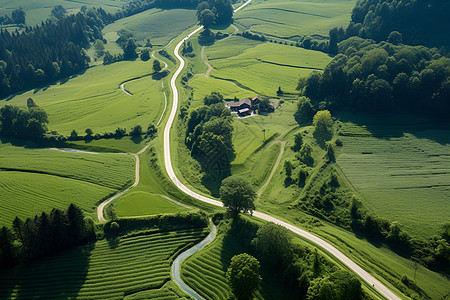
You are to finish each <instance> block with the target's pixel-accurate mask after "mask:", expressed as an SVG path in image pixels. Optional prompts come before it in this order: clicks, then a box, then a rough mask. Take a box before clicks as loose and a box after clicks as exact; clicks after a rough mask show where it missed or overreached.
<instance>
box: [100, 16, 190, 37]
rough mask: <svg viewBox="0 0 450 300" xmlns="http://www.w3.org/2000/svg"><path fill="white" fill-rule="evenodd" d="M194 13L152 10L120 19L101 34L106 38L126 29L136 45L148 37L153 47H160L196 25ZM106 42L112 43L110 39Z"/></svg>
mask: <svg viewBox="0 0 450 300" xmlns="http://www.w3.org/2000/svg"><path fill="white" fill-rule="evenodd" d="M195 13H196V11H195V10H188V9H169V10H163V9H159V8H153V9H149V10H147V11H144V12H142V13H139V14H136V15H134V16H131V17H128V18H124V19H120V20H118V21H116V22H114V23H113V24H110V25H108V26H106V27H105V28H104V29H103V32H104V34H105V35H107V36H108V35H110V34H111V33H113V32H117V31H119V30H120V29H127V30H129V31H132V32H133V33H134V37H135V39H136V40H137V41H138V43H139V42H141V43H142V42H143V41H144V40H145V39H146V38H147V37H148V38H150V41H151V43H152V44H153V45H157V46H162V45H165V44H167V43H168V42H169V41H170V40H171V39H173V38H175V37H177V36H178V35H180V33H182V32H183V31H184V30H186V29H188V28H190V27H192V26H193V25H194V24H195V23H197V17H196V16H195ZM116 39H117V38H116ZM108 42H112V39H111V40H109V41H108Z"/></svg>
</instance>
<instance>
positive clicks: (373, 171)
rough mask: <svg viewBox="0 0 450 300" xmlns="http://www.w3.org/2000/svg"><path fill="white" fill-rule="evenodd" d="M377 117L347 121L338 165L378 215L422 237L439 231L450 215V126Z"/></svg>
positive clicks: (343, 127) (411, 233)
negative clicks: (361, 121)
mask: <svg viewBox="0 0 450 300" xmlns="http://www.w3.org/2000/svg"><path fill="white" fill-rule="evenodd" d="M369 122H371V120H369ZM372 122H377V123H369V125H368V126H362V125H361V126H358V125H357V124H355V123H352V122H348V123H343V124H342V129H341V131H342V134H344V135H345V136H342V137H340V139H341V141H342V142H343V147H342V153H341V154H340V155H339V158H338V164H339V166H340V167H341V168H342V170H343V172H344V174H345V175H346V176H347V178H348V179H349V180H350V182H351V183H352V184H353V186H354V187H355V189H356V190H357V191H358V192H359V193H360V194H361V195H362V197H363V199H364V205H365V207H366V208H367V209H368V210H370V211H372V212H373V213H374V214H375V215H378V216H381V217H385V218H387V219H389V220H391V221H398V222H399V223H400V224H401V225H402V227H403V228H404V229H405V231H406V232H407V233H408V234H410V235H413V236H415V237H418V238H421V239H428V238H429V237H431V236H433V235H435V234H439V233H440V232H441V231H442V228H441V225H442V224H443V223H444V222H448V221H449V220H450V210H449V209H446V208H449V203H450V139H449V136H450V127H449V126H442V125H439V124H433V123H428V124H426V125H423V124H422V125H414V124H417V122H418V121H417V119H416V118H414V117H411V118H410V120H409V121H408V120H407V121H401V123H397V124H396V123H389V120H386V118H382V119H378V120H372ZM368 170H370V172H368Z"/></svg>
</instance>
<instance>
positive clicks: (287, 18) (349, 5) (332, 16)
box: [234, 0, 356, 38]
mask: <svg viewBox="0 0 450 300" xmlns="http://www.w3.org/2000/svg"><path fill="white" fill-rule="evenodd" d="M355 3H356V0H320V1H314V0H294V1H292V0H291V1H286V0H271V1H262V0H258V1H253V2H252V3H251V4H250V5H249V6H248V7H246V9H244V10H242V12H240V13H239V14H237V15H236V16H235V18H234V19H235V20H236V23H237V24H239V25H242V26H244V27H246V28H248V29H250V30H251V31H253V32H257V33H262V34H265V35H267V36H275V37H280V38H295V37H299V36H303V35H321V36H328V33H329V31H330V29H332V28H334V27H341V26H344V27H345V26H346V25H347V24H348V22H350V16H351V12H352V9H353V7H354V6H355Z"/></svg>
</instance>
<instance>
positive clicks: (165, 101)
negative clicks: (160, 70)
mask: <svg viewBox="0 0 450 300" xmlns="http://www.w3.org/2000/svg"><path fill="white" fill-rule="evenodd" d="M161 85H162V87H161V90H162V93H163V95H164V110H163V112H162V114H161V117H160V118H159V121H158V123H156V127H158V126H159V124H160V123H161V121H162V118H163V117H164V114H165V113H166V109H167V95H166V92H165V91H164V81H161Z"/></svg>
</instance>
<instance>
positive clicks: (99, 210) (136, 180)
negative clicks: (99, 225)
mask: <svg viewBox="0 0 450 300" xmlns="http://www.w3.org/2000/svg"><path fill="white" fill-rule="evenodd" d="M148 147H149V146H148V145H147V146H145V147H144V148H142V149H141V151H139V152H138V153H136V154H134V153H127V154H128V155H133V156H134V158H135V160H136V167H135V168H136V170H135V173H134V174H135V177H134V183H133V185H132V186H130V187H129V188H127V189H125V190H123V191H121V192H119V193H117V194H115V195H114V196H112V197H110V198H108V199H106V200H105V201H103V202H102V203H101V204H100V205H99V206H98V207H97V218H98V220H99V221H100V222H106V219H105V217H104V215H103V210H104V209H105V207H106V205H108V204H109V203H111V201H113V200H115V199H117V198H119V197H120V196H122V195H123V194H125V193H127V192H128V191H129V190H131V189H132V188H134V187H135V186H137V185H138V184H139V167H140V161H139V155H140V154H142V153H144V152H145V150H147V149H148Z"/></svg>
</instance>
